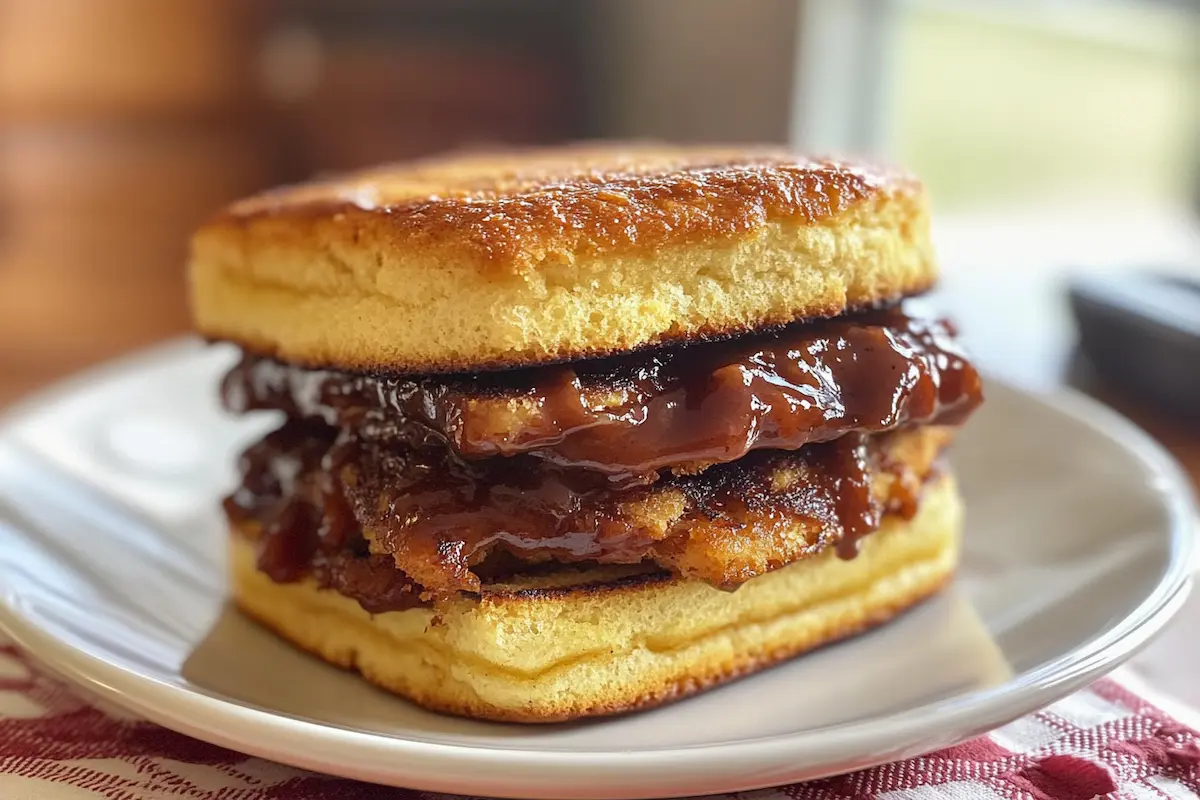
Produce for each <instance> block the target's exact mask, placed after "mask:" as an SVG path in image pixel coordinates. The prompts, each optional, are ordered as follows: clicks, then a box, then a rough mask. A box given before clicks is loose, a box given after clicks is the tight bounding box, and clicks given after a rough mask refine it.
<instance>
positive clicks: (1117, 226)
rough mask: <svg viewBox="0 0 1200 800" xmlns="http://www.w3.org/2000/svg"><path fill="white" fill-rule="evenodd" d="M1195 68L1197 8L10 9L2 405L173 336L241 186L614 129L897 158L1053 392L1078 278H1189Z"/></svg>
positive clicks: (505, 5) (1003, 362) (982, 313)
mask: <svg viewBox="0 0 1200 800" xmlns="http://www.w3.org/2000/svg"><path fill="white" fill-rule="evenodd" d="M1198 65H1200V3H1196V2H1184V1H1183V0H1180V1H1179V2H1168V1H1167V0H1121V1H1118V0H1010V1H1009V2H983V1H982V0H975V1H972V0H962V1H961V2H941V1H939V0H841V1H840V2H837V3H834V2H818V0H808V1H807V2H806V1H805V0H738V2H729V0H590V1H587V0H578V1H577V2H563V0H487V2H483V1H480V2H471V1H470V0H391V1H390V2H387V1H385V0H338V1H337V2H334V1H333V0H327V1H326V2H320V1H319V0H0V403H3V402H5V401H8V400H11V399H12V398H15V397H16V396H18V395H20V394H22V393H25V392H27V391H29V390H31V389H33V388H35V387H38V386H41V385H43V384H45V383H47V382H49V381H50V380H52V379H54V378H56V377H59V376H61V375H63V374H65V373H68V372H70V371H73V370H75V369H78V368H80V367H82V366H85V365H87V364H89V363H92V362H95V361H97V360H100V359H103V358H106V357H109V356H112V355H115V354H119V353H122V352H125V351H128V350H131V349H133V348H136V347H139V346H142V345H146V344H149V343H152V342H155V341H158V340H160V339H163V338H166V337H170V336H173V335H177V334H179V333H181V332H184V331H185V330H186V328H187V313H186V299H185V295H184V288H183V280H182V265H183V261H184V257H185V249H186V239H187V235H188V233H189V231H190V230H191V229H192V228H193V227H194V226H195V225H197V224H198V223H199V222H201V221H202V220H203V219H204V218H205V216H206V215H207V214H209V213H210V212H211V211H213V210H214V209H216V208H217V207H219V206H220V205H222V204H223V203H225V202H227V201H229V200H231V199H233V198H235V197H237V196H239V195H242V194H245V193H248V192H251V191H253V190H255V189H258V188H261V187H264V186H267V185H270V184H275V183H279V182H283V181H294V180H300V179H303V178H305V177H308V176H310V175H313V174H316V173H320V172H323V171H330V170H341V169H347V168H352V167H357V166H362V165H366V164H371V163H375V162H379V161H384V160H389V159H403V158H410V157H414V156H419V155H424V154H428V153H433V152H437V151H439V150H444V149H447V148H455V147H461V146H464V145H469V144H473V143H514V144H526V143H539V142H555V141H560V140H565V139H577V138H585V137H612V136H620V137H653V138H661V139H669V140H677V141H773V142H786V143H791V144H793V145H795V146H796V147H799V148H803V149H808V150H815V151H821V152H829V151H853V152H866V153H876V154H879V155H882V156H884V157H887V158H889V159H892V160H894V161H897V162H899V163H901V164H904V165H906V166H908V167H910V168H911V169H913V170H914V171H916V172H917V173H919V174H920V175H922V176H923V177H924V179H925V180H926V182H927V183H928V185H929V186H930V188H931V190H932V193H933V196H934V200H935V206H936V212H937V213H936V219H937V220H938V223H937V225H938V228H937V236H938V238H939V241H940V244H941V250H942V254H943V260H944V262H945V268H946V279H945V281H944V284H945V287H944V289H943V290H942V292H941V294H939V295H938V296H937V297H935V301H936V302H941V303H942V304H944V305H946V306H948V307H950V308H951V309H952V310H955V311H956V313H957V314H958V316H959V317H960V318H962V321H963V323H964V325H963V326H964V328H965V330H966V333H967V337H968V339H969V341H970V343H971V344H972V345H973V346H974V347H975V349H976V350H977V351H978V352H979V353H980V354H981V356H982V358H983V360H984V361H985V363H986V364H987V365H988V366H989V368H991V369H992V370H993V371H996V372H1000V373H1003V374H1006V375H1009V376H1010V377H1012V378H1013V379H1015V380H1019V381H1024V382H1027V383H1038V382H1043V381H1046V382H1055V381H1059V380H1061V379H1062V376H1063V375H1064V374H1065V372H1064V371H1069V369H1070V367H1069V364H1067V363H1066V362H1067V361H1068V360H1069V359H1070V358H1071V354H1070V347H1069V346H1068V345H1069V344H1070V341H1071V340H1072V338H1073V336H1074V333H1073V328H1072V325H1071V320H1070V317H1069V315H1068V314H1066V313H1065V309H1066V304H1065V294H1064V292H1063V291H1062V289H1063V287H1062V283H1063V281H1064V280H1065V278H1064V276H1068V275H1070V274H1074V272H1073V271H1075V270H1081V269H1082V270H1085V271H1086V270H1105V269H1128V268H1131V267H1146V266H1149V267H1153V268H1155V269H1164V270H1168V271H1182V272H1184V273H1188V274H1192V275H1195V274H1196V273H1197V272H1198V271H1200V267H1197V263H1198V262H1200V255H1198V254H1200V244H1198V242H1200V234H1198V226H1197V219H1198V217H1197V213H1198V208H1200V78H1198V71H1200V70H1198ZM1197 319H1200V314H1198V315H1197ZM1193 352H1195V351H1193ZM1197 359H1198V360H1197V361H1196V362H1194V363H1192V364H1190V365H1189V364H1183V365H1182V366H1181V367H1180V369H1190V368H1194V369H1195V370H1196V371H1197V372H1198V373H1200V356H1197ZM1197 405H1198V407H1200V403H1198V404H1197Z"/></svg>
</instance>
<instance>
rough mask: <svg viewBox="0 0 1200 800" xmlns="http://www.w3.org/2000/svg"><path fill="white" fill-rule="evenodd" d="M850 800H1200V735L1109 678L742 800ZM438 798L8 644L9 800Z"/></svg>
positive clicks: (3, 782)
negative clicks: (95, 698)
mask: <svg viewBox="0 0 1200 800" xmlns="http://www.w3.org/2000/svg"><path fill="white" fill-rule="evenodd" d="M741 796H742V797H746V798H763V799H764V800H766V799H768V798H794V799H795V800H840V799H841V798H845V799H846V800H850V799H851V798H853V799H854V800H857V799H858V798H877V797H878V798H888V800H951V799H952V798H953V799H954V800H958V798H963V799H964V800H990V799H991V798H1013V799H1014V800H1015V799H1016V798H1027V799H1028V800H1086V798H1091V797H1097V796H1100V797H1116V798H1130V799H1131V800H1151V798H1157V799H1158V800H1161V798H1172V799H1174V798H1200V733H1197V731H1196V730H1193V729H1192V728H1189V727H1187V726H1185V725H1183V724H1181V723H1179V722H1177V721H1176V720H1174V719H1172V718H1171V717H1170V716H1168V715H1167V714H1166V713H1165V712H1163V711H1162V710H1160V709H1159V708H1157V707H1155V706H1153V705H1151V704H1150V703H1148V702H1147V701H1145V700H1143V699H1142V698H1141V697H1139V696H1138V695H1136V694H1133V693H1132V692H1130V691H1128V690H1127V689H1125V688H1122V686H1121V685H1119V684H1118V683H1116V682H1115V681H1112V680H1104V681H1100V682H1099V683H1096V684H1094V685H1093V686H1091V687H1090V688H1089V689H1087V690H1085V691H1082V692H1079V693H1078V694H1076V695H1074V696H1072V697H1070V698H1068V699H1066V700H1063V701H1061V702H1059V703H1057V704H1055V705H1054V706H1051V707H1050V708H1048V709H1046V710H1045V711H1041V712H1039V713H1037V714H1033V715H1031V716H1028V717H1025V718H1024V719H1021V720H1018V721H1017V722H1014V723H1012V724H1011V725H1008V726H1006V727H1004V728H1001V729H999V730H997V731H994V732H993V733H992V734H990V735H988V736H984V737H981V738H979V739H975V740H973V741H970V742H967V743H966V744H962V745H959V746H957V747H952V748H950V749H948V750H943V751H941V752H938V753H934V754H932V755H928V756H924V757H921V758H915V759H912V760H909V761H904V762H900V763H896V764H889V765H887V766H883V767H877V768H875V769H870V770H866V771H864V772H857V773H854V774H851V775H846V776H843V777H839V778H830V779H827V780H821V781H815V782H812V783H807V784H797V785H794V786H783V787H779V788H777V789H767V790H763V791H760V792H752V793H748V794H745V795H741ZM92 797H103V798H110V799H111V800H135V799H136V800H141V799H142V798H212V799H213V800H265V799H266V798H277V799H278V800H366V799H367V798H372V799H373V798H414V799H415V798H430V797H434V796H433V795H428V794H425V793H421V792H414V791H409V790H403V789H386V788H382V787H378V786H372V785H369V784H363V783H356V782H354V781H349V780H344V779H341V778H332V777H327V776H324V775H316V774H313V773H311V772H305V771H303V770H299V769H293V768H291V767H286V766H283V765H281V764H275V763H272V762H269V761H263V760H261V759H257V758H250V757H248V756H245V755H242V754H240V753H235V752H232V751H230V750H226V749H224V748H221V747H215V746H213V745H210V744H205V743H204V742H200V741H197V740H195V739H190V738H188V737H186V736H182V735H180V734H177V733H174V732H172V731H169V730H166V729H165V728H161V727H159V726H157V725H154V724H152V723H149V722H146V721H144V720H139V719H135V718H131V717H129V716H128V715H126V714H123V713H121V712H119V711H116V710H113V709H108V708H105V709H101V708H99V707H97V706H96V705H94V704H93V703H91V702H89V701H87V700H84V699H82V698H81V697H80V696H79V695H78V694H76V693H75V692H74V691H72V690H71V689H70V688H69V687H67V686H66V685H64V684H63V683H61V682H60V681H58V680H56V679H54V678H51V677H48V676H47V675H45V674H44V673H42V672H40V671H39V670H38V668H37V667H36V666H35V665H34V663H33V662H31V661H30V660H29V659H28V658H27V657H26V656H25V655H24V654H22V653H21V652H20V651H18V650H17V649H16V648H15V647H12V646H11V645H7V644H4V643H3V642H0V800H27V799H28V800H34V798H36V799H37V800H76V799H82V798H92Z"/></svg>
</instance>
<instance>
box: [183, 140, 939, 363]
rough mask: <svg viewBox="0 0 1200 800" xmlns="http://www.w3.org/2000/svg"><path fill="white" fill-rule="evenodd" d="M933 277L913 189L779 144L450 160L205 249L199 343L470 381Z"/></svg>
mask: <svg viewBox="0 0 1200 800" xmlns="http://www.w3.org/2000/svg"><path fill="white" fill-rule="evenodd" d="M936 277H937V268H936V264H935V260H934V257H933V251H932V246H931V243H930V232H929V214H928V203H927V197H926V194H925V191H924V189H923V187H922V186H921V184H920V183H919V182H918V181H917V180H916V179H915V178H913V177H912V176H910V175H907V174H905V173H903V172H900V171H896V170H892V169H890V168H884V167H879V166H874V165H870V164H865V163H861V162H853V161H837V160H820V159H809V158H806V157H803V156H797V155H794V154H789V153H787V152H785V151H781V150H774V149H768V148H733V149H731V148H699V147H670V146H657V145H647V144H624V145H623V144H607V145H582V146H573V147H562V148H555V149H548V150H532V151H512V152H499V153H479V154H459V155H448V156H443V157H440V158H436V159H430V160H427V161H419V162H413V163H409V164H401V165H391V166H384V167H378V168H375V169H371V170H366V171H363V172H359V173H354V174H350V175H346V176H343V177H340V178H336V179H331V180H326V181H320V182H314V183H309V184H302V185H298V186H292V187H285V188H282V189H276V190H273V191H270V192H266V193H263V194H261V195H257V196H255V197H251V198H248V199H246V200H243V201H240V202H238V203H235V204H233V205H232V206H230V207H228V208H227V209H225V210H224V211H223V212H221V213H220V214H218V215H217V216H216V217H214V218H213V219H212V220H210V221H209V222H208V223H207V224H206V225H205V226H203V227H202V228H201V229H200V230H199V231H198V232H197V233H196V235H195V236H194V238H193V240H192V247H191V257H190V262H189V281H190V288H191V299H192V308H193V314H194V318H195V322H196V327H197V329H198V330H199V332H200V333H201V334H203V335H205V336H207V337H210V338H213V339H222V340H231V341H235V342H237V343H239V344H241V345H242V346H243V347H244V348H246V349H247V350H249V351H252V352H255V353H259V354H261V355H266V356H271V357H276V358H279V359H281V360H285V361H288V362H291V363H295V364H301V365H307V366H335V367H341V368H346V369H360V370H376V371H380V372H390V373H431V372H473V371H479V370H487V369H499V368H506V367H514V366H522V365H530V364H538V363H547V362H554V361H561V360H569V359H579V358H586V357H593V356H603V355H608V354H613V353H619V352H626V351H629V350H634V349H638V348H643V347H648V346H652V345H656V344H661V343H667V342H680V341H699V340H705V339H712V338H720V337H728V336H733V335H737V334H741V333H745V332H748V331H752V330H758V329H763V328H769V327H772V326H777V325H782V324H786V323H789V322H794V321H797V320H804V319H815V318H822V317H830V316H836V315H839V314H843V313H846V312H848V311H854V310H859V309H866V308H872V307H876V306H880V305H886V304H889V303H892V302H895V301H897V300H899V299H901V298H903V297H905V296H909V295H913V294H917V293H920V292H923V291H925V290H927V289H928V288H930V287H931V286H932V285H933V284H934V282H935V281H936Z"/></svg>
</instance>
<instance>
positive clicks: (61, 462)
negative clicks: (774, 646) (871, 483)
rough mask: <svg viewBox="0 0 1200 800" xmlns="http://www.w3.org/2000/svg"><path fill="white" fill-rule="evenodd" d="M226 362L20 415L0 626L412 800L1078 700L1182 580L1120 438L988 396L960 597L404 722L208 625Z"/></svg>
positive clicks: (783, 755)
mask: <svg viewBox="0 0 1200 800" xmlns="http://www.w3.org/2000/svg"><path fill="white" fill-rule="evenodd" d="M229 358H230V354H229V353H228V352H227V351H224V350H219V349H212V350H204V349H201V348H199V347H198V346H197V345H195V344H194V343H190V342H189V343H182V344H179V345H174V346H171V347H168V348H165V349H160V350H158V351H154V352H151V353H149V354H146V355H143V356H141V357H138V358H135V359H133V360H130V361H126V362H123V363H121V364H117V365H115V366H112V367H108V368H105V369H103V370H101V371H100V372H97V373H93V374H91V375H89V376H85V377H84V378H82V379H80V380H77V381H74V382H72V383H71V384H68V385H66V386H64V387H62V388H60V389H58V390H55V391H54V392H51V393H49V394H46V395H43V396H42V397H39V398H35V399H34V400H32V401H30V402H29V403H27V404H25V405H24V407H23V410H19V411H17V412H15V413H13V414H11V415H10V416H9V417H8V420H7V424H6V425H5V426H4V427H2V428H0V501H2V502H0V600H2V608H0V623H2V624H3V626H4V627H5V628H7V629H8V631H9V632H10V633H11V634H12V635H13V636H14V637H15V638H16V639H17V640H18V641H19V642H20V643H22V644H23V645H24V646H25V647H27V648H28V649H29V650H30V651H31V652H32V653H34V654H35V655H36V656H38V657H39V658H41V659H42V660H43V661H44V662H45V663H46V664H48V665H50V666H51V667H53V668H54V669H56V670H57V671H59V672H60V673H62V674H63V675H65V676H66V677H67V678H69V679H71V680H73V681H76V682H78V683H79V684H81V685H83V686H85V687H87V688H88V689H90V690H92V691H94V692H95V693H97V694H99V695H102V696H104V697H106V698H107V699H109V700H111V701H114V702H116V703H118V704H120V705H122V706H125V707H127V708H129V709H131V710H133V711H135V712H137V713H139V714H142V715H144V716H146V717H149V718H150V719H152V720H155V721H157V722H159V723H162V724H163V725H166V726H168V727H171V728H174V729H176V730H179V731H182V732H184V733H188V734H191V735H193V736H196V737H198V738H201V739H206V740H208V741H210V742H215V743H218V744H222V745H227V746H229V747H233V748H236V749H238V750H242V751H245V752H247V753H252V754H254V755H259V756H264V757H267V758H273V759H276V760H279V761H284V762H288V763H290V764H295V765H298V766H303V767H309V768H312V769H317V770H321V771H325V772H331V773H336V774H339V775H345V776H350V777H355V778H362V779H366V780H371V781H378V782H381V783H391V784H397V785H403V786H408V787H412V788H419V789H425V790H434V791H445V792H458V793H463V794H475V795H478V794H491V795H500V796H508V797H558V798H599V797H607V798H623V797H627V798H635V797H663V796H677V795H684V794H698V793H706V792H725V791H733V790H740V789H751V788H756V787H763V786H768V785H773V784H780V783H785V782H790V781H796V780H801V779H806V778H813V777H817V776H823V775H828V774H832V773H837V772H842V771H846V770H850V769H854V768H858V767H863V766H866V765H870V764H875V763H879V762H883V761H887V760H891V759H896V758H900V757H904V756H911V755H915V754H918V753H922V752H925V751H928V750H932V749H934V748H938V747H943V746H947V745H950V744H953V743H955V742H958V741H960V740H963V739H965V738H967V737H970V736H972V735H975V734H978V733H980V732H982V731H985V730H988V729H990V728H994V727H996V726H998V725H1001V724H1003V723H1005V722H1008V721H1010V720H1012V719H1015V718H1016V717H1018V716H1020V715H1022V714H1025V713H1027V712H1029V711H1031V710H1033V709H1035V708H1038V707H1040V706H1044V705H1046V704H1048V703H1050V702H1052V701H1053V700H1055V699H1057V698H1059V697H1061V696H1063V695H1065V694H1067V693H1069V692H1071V691H1072V690H1074V689H1076V688H1078V687H1080V686H1082V685H1083V684H1085V683H1086V682H1088V681H1090V680H1092V679H1093V678H1096V677H1097V676H1099V675H1100V674H1102V673H1104V672H1106V671H1108V670H1110V669H1112V668H1113V667H1115V666H1116V665H1117V664H1118V663H1120V662H1121V661H1122V660H1124V659H1125V658H1127V657H1129V656H1130V655H1131V654H1132V653H1133V652H1134V651H1135V650H1137V649H1138V648H1139V647H1141V646H1142V645H1144V644H1145V643H1146V642H1147V640H1149V639H1150V637H1152V636H1153V635H1154V633H1155V632H1157V631H1158V630H1159V629H1160V628H1161V627H1162V626H1163V625H1164V624H1165V623H1166V622H1167V620H1168V619H1169V618H1170V617H1171V615H1172V614H1173V613H1174V612H1175V611H1176V610H1177V609H1178V608H1179V607H1180V605H1181V604H1182V602H1183V600H1184V598H1185V596H1186V594H1187V591H1188V589H1189V588H1190V583H1191V581H1190V579H1189V577H1188V575H1189V560H1190V553H1191V550H1192V539H1191V537H1192V533H1191V531H1190V518H1191V517H1190V515H1191V508H1190V501H1189V500H1188V492H1187V489H1186V488H1185V484H1184V482H1183V480H1182V479H1181V477H1180V475H1179V473H1178V472H1177V471H1176V469H1175V467H1174V466H1173V464H1172V463H1171V462H1170V460H1169V459H1167V458H1166V457H1165V456H1164V455H1163V453H1162V452H1161V451H1160V450H1159V449H1158V447H1156V446H1155V445H1154V444H1152V443H1151V442H1150V441H1149V440H1148V439H1147V438H1146V437H1145V436H1144V435H1143V434H1141V433H1140V432H1138V431H1137V430H1136V429H1134V428H1133V427H1132V426H1131V425H1129V424H1128V423H1126V422H1124V421H1123V420H1121V419H1120V418H1118V417H1117V416H1115V415H1114V414H1112V413H1110V412H1108V411H1105V410H1104V409H1102V408H1100V407H1099V406H1097V405H1095V404H1093V403H1091V402H1088V401H1085V400H1083V399H1081V398H1078V397H1074V396H1061V397H1034V396H1031V395H1027V394H1022V393H1020V392H1018V391H1016V390H1013V389H1009V388H1005V387H1003V386H1000V385H997V384H994V383H993V384H991V385H989V386H988V395H989V396H988V402H987V403H986V404H985V406H984V407H983V409H982V410H981V411H980V412H979V413H978V415H977V416H976V417H975V418H974V419H973V420H972V421H971V424H970V425H969V426H968V427H967V429H966V430H965V431H964V433H963V436H962V438H961V440H960V442H959V445H958V447H957V449H956V451H955V461H956V463H957V467H958V470H959V473H960V476H961V481H962V485H963V490H964V492H965V494H966V497H967V503H968V514H969V521H968V530H967V535H966V543H965V552H964V561H963V565H962V569H961V571H960V575H959V579H958V581H957V582H956V583H955V585H954V586H953V588H952V589H951V590H950V591H948V592H947V593H945V594H944V595H942V596H941V597H939V598H937V599H935V600H933V601H931V602H929V603H926V604H925V605H923V606H921V607H920V608H918V609H916V610H915V611H913V612H912V613H910V614H908V615H906V616H904V617H902V618H901V619H899V620H897V621H896V622H895V623H893V624H891V625H888V626H885V627H883V628H881V629H879V630H877V631H875V632H873V633H870V634H868V635H866V636H862V637H860V638H857V639H854V640H852V641H849V642H845V643H843V644H839V645H836V646H833V647H829V648H826V649H824V650H821V651H819V652H816V653H813V654H810V655H808V656H805V657H802V658H800V659H797V660H795V661H792V662H790V663H788V664H786V665H783V666H781V667H778V668H776V669H772V670H770V671H767V672H765V673H762V674H759V675H757V676H754V677H752V678H749V679H746V680H743V681H740V682H737V683H734V684H732V685H730V686H727V687H724V688H721V689H717V690H715V691H712V692H708V693H706V694H703V695H701V696H700V697H697V698H695V699H691V700H687V701H684V702H682V703H679V704H676V705H673V706H670V707H667V708H663V709H659V710H656V711H651V712H647V713H643V714H638V715H634V716H629V717H625V718H621V719H614V720H607V721H598V722H588V723H582V724H574V725H556V726H550V727H520V726H513V725H498V724H490V723H480V722H469V721H464V720H458V719H452V718H449V717H442V716H438V715H436V714H431V713H427V712H424V711H421V710H419V709H417V708H415V707H413V706H410V705H408V704H407V703H405V702H403V701H401V700H398V699H395V698H393V697H390V696H387V695H385V694H383V693H381V692H378V691H376V690H374V689H372V688H370V687H368V686H367V685H365V684H363V683H361V682H360V681H358V680H357V679H356V678H355V677H353V676H352V675H349V674H347V673H343V672H340V671H338V670H336V669H333V668H330V667H327V666H325V665H324V664H320V663H318V662H316V661H314V660H311V659H309V658H308V657H307V656H304V655H302V654H300V653H299V652H297V651H294V650H292V649H291V648H290V647H288V646H286V645H284V644H282V643H281V642H279V641H277V640H276V639H274V638H273V637H272V636H271V635H269V634H267V633H266V632H264V631H262V630H260V629H259V628H257V627H255V626H254V625H253V624H251V623H250V622H248V621H246V620H244V619H242V618H241V617H240V616H238V615H237V614H236V613H234V612H231V611H229V610H227V609H226V607H225V604H224V598H223V595H224V579H223V577H222V567H221V554H220V551H221V547H222V542H223V539H224V534H223V532H222V530H221V523H220V521H219V517H218V514H217V511H216V502H217V498H218V497H219V495H220V494H221V492H222V490H223V489H224V488H226V487H227V486H228V484H229V482H230V480H231V478H232V467H231V465H232V462H233V453H234V451H235V448H236V447H237V446H238V445H239V444H240V443H242V442H244V441H245V440H246V439H247V438H248V437H249V436H252V435H254V434H255V433H256V432H257V430H261V428H262V426H263V424H264V423H263V421H262V420H260V421H259V422H258V423H257V424H253V423H252V424H250V425H249V427H247V425H246V424H245V423H234V422H232V421H230V420H228V419H226V418H224V417H223V416H222V415H221V414H220V413H219V411H218V409H217V408H216V405H215V402H214V400H213V393H214V386H215V382H216V380H217V376H218V374H219V373H220V371H221V370H222V369H223V368H224V367H225V366H226V365H227V364H228V363H229Z"/></svg>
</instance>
